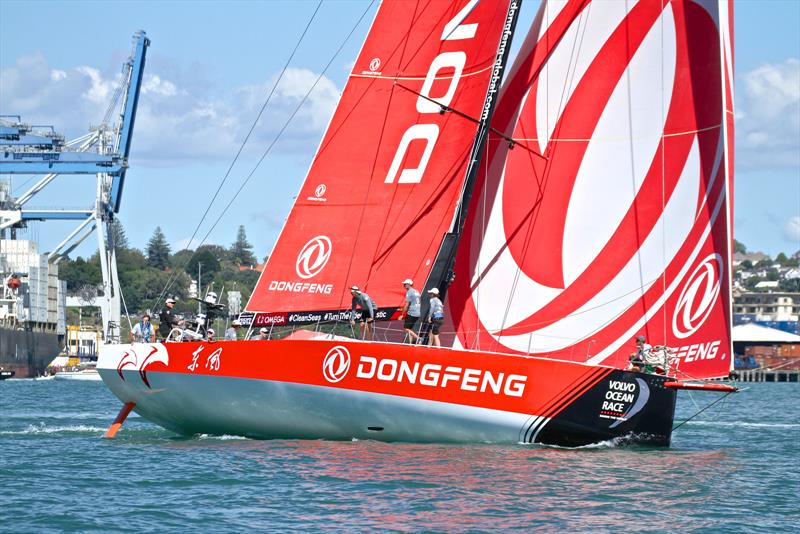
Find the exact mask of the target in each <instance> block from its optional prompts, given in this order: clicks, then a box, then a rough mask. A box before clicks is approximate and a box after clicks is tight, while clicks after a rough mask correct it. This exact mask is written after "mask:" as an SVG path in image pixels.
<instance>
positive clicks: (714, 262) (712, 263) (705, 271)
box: [672, 254, 722, 338]
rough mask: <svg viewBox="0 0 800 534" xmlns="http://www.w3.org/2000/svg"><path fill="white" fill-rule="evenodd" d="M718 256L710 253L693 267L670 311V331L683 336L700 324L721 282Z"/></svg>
mask: <svg viewBox="0 0 800 534" xmlns="http://www.w3.org/2000/svg"><path fill="white" fill-rule="evenodd" d="M721 273H722V256H720V255H719V254H710V255H709V256H707V257H706V258H705V259H704V260H703V261H702V262H701V263H700V265H698V266H697V268H695V270H694V272H693V273H692V275H691V276H690V277H689V280H688V281H687V282H686V285H684V286H683V290H682V291H681V296H680V297H679V298H678V302H677V304H676V305H675V313H674V314H673V315H672V331H673V332H674V333H675V335H676V336H677V337H679V338H686V337H689V336H690V335H692V334H694V333H695V332H697V330H698V329H699V328H700V327H701V326H703V323H705V321H706V319H707V318H708V316H709V315H710V314H711V310H712V308H713V307H714V303H715V302H716V301H717V297H718V296H719V289H720V286H721V282H722V276H721Z"/></svg>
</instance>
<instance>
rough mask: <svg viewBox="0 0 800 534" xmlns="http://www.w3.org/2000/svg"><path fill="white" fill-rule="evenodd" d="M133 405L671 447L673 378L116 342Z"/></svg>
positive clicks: (367, 429) (260, 426)
mask: <svg viewBox="0 0 800 534" xmlns="http://www.w3.org/2000/svg"><path fill="white" fill-rule="evenodd" d="M98 370H99V372H100V375H101V376H102V378H103V380H104V381H105V383H106V385H107V386H108V387H109V388H110V389H111V391H112V392H113V393H114V394H115V395H116V396H117V397H118V398H119V399H120V400H121V401H122V402H123V403H130V402H132V403H135V405H136V406H135V408H134V411H136V412H137V413H139V414H140V415H141V416H142V417H144V418H146V419H148V420H150V421H153V422H154V423H156V424H159V425H161V426H163V427H164V428H166V429H169V430H172V431H174V432H177V433H179V434H184V435H192V434H198V433H206V434H218V435H219V434H231V435H242V436H247V437H252V438H260V439H271V438H289V439H292V438H297V439H334V440H349V439H353V438H356V439H377V440H382V441H410V442H459V443H470V442H473V443H474V442H489V443H544V444H551V445H560V446H582V445H587V444H592V443H597V442H602V441H606V440H612V439H621V440H629V441H631V442H637V443H647V444H653V445H660V446H666V445H669V441H670V432H671V428H672V421H673V415H674V407H675V397H676V392H675V390H674V389H669V388H665V387H663V384H664V382H665V381H666V380H667V379H666V378H665V377H659V376H654V375H643V374H640V373H632V372H624V371H620V370H615V369H612V368H608V367H597V366H588V365H583V364H579V363H574V362H564V361H553V360H547V359H541V358H531V357H522V356H510V355H501V354H488V353H481V352H474V351H459V350H450V349H434V348H429V347H416V346H408V345H396V344H388V343H365V342H357V341H350V342H341V341H335V340H314V341H299V340H283V341H239V342H217V343H201V342H193V343H168V344H141V345H139V344H136V345H108V346H105V347H103V349H102V351H101V355H100V359H99V361H98Z"/></svg>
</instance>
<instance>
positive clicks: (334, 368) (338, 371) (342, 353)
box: [322, 345, 350, 383]
mask: <svg viewBox="0 0 800 534" xmlns="http://www.w3.org/2000/svg"><path fill="white" fill-rule="evenodd" d="M349 370H350V351H348V350H347V348H345V347H343V346H341V345H337V346H336V347H333V348H332V349H331V350H329V351H328V354H326V355H325V359H324V360H322V374H323V375H324V376H325V380H327V381H328V382H331V383H336V382H338V381H340V380H341V379H342V378H344V377H345V376H347V371H349Z"/></svg>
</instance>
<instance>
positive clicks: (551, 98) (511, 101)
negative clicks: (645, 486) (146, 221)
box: [98, 0, 735, 447]
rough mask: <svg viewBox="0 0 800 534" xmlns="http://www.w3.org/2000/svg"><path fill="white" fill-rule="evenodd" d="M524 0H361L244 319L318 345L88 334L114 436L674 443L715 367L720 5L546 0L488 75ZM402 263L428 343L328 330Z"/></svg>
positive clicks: (724, 311) (388, 296) (721, 342)
mask: <svg viewBox="0 0 800 534" xmlns="http://www.w3.org/2000/svg"><path fill="white" fill-rule="evenodd" d="M410 5H413V6H414V9H411V8H410V7H409V6H410ZM519 7H520V3H519V1H516V0H511V1H509V0H505V1H496V2H478V1H477V0H463V1H462V2H456V3H453V2H444V1H441V2H437V1H434V2H425V3H423V2H417V3H412V4H409V3H406V2H403V3H400V2H384V3H382V4H381V6H380V8H379V9H378V12H377V15H376V17H375V20H374V22H373V25H372V27H371V30H370V32H369V35H368V36H367V39H366V42H365V43H364V46H363V48H362V50H361V53H360V54H359V57H358V59H357V60H356V61H355V63H354V66H353V69H352V72H351V74H350V77H349V80H348V82H347V85H346V87H345V89H344V92H343V94H342V97H341V100H340V102H339V105H338V107H337V109H336V111H335V113H334V115H333V118H332V119H331V123H330V125H329V127H328V130H327V131H326V133H325V135H324V137H323V139H322V142H321V145H320V147H319V149H318V151H317V154H316V156H315V158H314V161H313V163H312V165H311V168H310V170H309V173H308V175H307V177H306V180H305V182H304V184H303V186H302V188H301V190H300V193H299V194H298V196H297V199H296V201H295V204H294V206H293V208H292V211H291V213H290V214H289V217H288V219H287V222H286V225H285V227H284V228H283V230H282V231H281V234H280V237H279V239H278V241H277V243H276V245H275V249H274V250H273V251H272V253H271V254H270V257H269V261H268V263H267V265H266V267H265V269H264V271H263V273H262V275H261V278H260V279H259V282H258V284H257V286H256V288H255V290H254V292H253V295H252V296H251V299H250V301H249V303H248V305H247V308H246V309H247V311H248V313H247V314H245V315H244V316H243V317H242V320H243V321H244V322H246V323H247V324H249V325H250V327H251V328H260V327H267V328H269V329H270V330H273V329H274V330H275V332H277V331H279V330H281V329H280V328H275V327H287V326H288V327H292V328H306V329H312V330H315V331H316V332H317V333H316V334H312V336H314V337H315V338H314V339H309V334H305V335H303V336H298V335H297V334H296V332H295V333H294V334H293V335H291V336H289V337H288V338H286V339H270V340H263V341H235V342H224V341H221V342H203V341H197V342H186V343H156V344H132V345H106V346H104V347H102V349H101V353H100V358H99V361H98V369H99V371H100V374H101V376H102V377H103V380H104V381H105V383H106V384H107V386H108V387H109V388H110V389H111V391H112V392H114V394H115V395H116V396H117V397H118V398H119V399H120V400H122V401H123V403H124V407H123V409H122V411H121V412H120V415H119V416H118V418H117V421H115V423H114V425H112V429H110V430H109V435H113V433H114V432H116V429H118V428H119V425H120V424H121V423H122V421H123V420H124V417H125V416H126V415H127V414H128V413H129V412H130V411H131V410H135V411H136V412H137V413H139V414H140V415H141V416H142V417H144V418H146V419H149V420H151V421H154V422H155V423H157V424H159V425H161V426H163V427H165V428H168V429H171V430H174V431H175V432H178V433H181V434H195V433H208V434H233V435H243V436H249V437H254V438H328V439H351V438H360V439H364V438H367V439H369V438H371V439H379V440H386V441H396V440H397V441H431V442H494V443H543V444H552V445H559V446H570V447H574V446H582V445H587V444H592V443H597V442H601V441H606V440H620V441H623V442H628V443H646V444H652V445H659V446H666V445H669V443H670V438H671V432H672V424H673V418H674V409H675V401H676V395H677V390H678V389H680V388H683V387H686V382H685V381H686V379H693V384H697V381H698V380H700V381H701V382H700V385H701V387H702V384H703V382H702V380H704V379H709V378H719V377H726V376H728V374H729V372H730V370H731V365H732V361H733V358H732V347H731V340H730V319H731V313H730V311H731V307H730V284H731V245H732V236H731V220H732V218H731V214H732V203H731V202H730V198H731V197H730V190H731V180H732V138H733V136H732V133H733V130H732V128H733V112H732V86H733V84H732V79H733V78H732V70H731V69H732V64H733V62H732V44H731V33H730V30H731V27H732V11H731V9H732V4H731V2H729V1H727V0H722V1H718V2H695V1H692V0H673V1H668V2H662V1H661V0H643V1H641V2H600V1H594V2H593V1H590V0H567V1H561V2H544V3H543V4H542V6H541V9H540V11H539V13H538V15H537V17H536V19H535V21H534V23H533V25H532V27H531V28H530V32H529V34H528V38H527V39H526V41H525V43H524V44H523V46H522V48H521V50H520V53H519V55H518V56H517V58H516V61H515V62H514V64H513V67H512V68H511V69H510V71H509V73H508V74H507V75H506V76H505V82H504V84H503V88H502V90H500V81H501V80H502V79H503V77H504V73H505V67H506V61H507V57H508V53H509V50H510V43H511V37H512V34H513V33H514V31H515V24H516V19H517V14H518V11H519ZM495 110H496V113H495ZM406 278H413V279H415V280H417V281H423V280H424V281H425V283H424V286H422V287H421V289H423V290H428V289H431V288H437V289H438V290H439V292H440V293H441V294H442V295H446V301H445V302H446V310H447V311H448V318H447V321H446V322H445V324H444V325H443V327H442V330H443V331H442V336H441V337H442V340H443V344H444V345H446V346H445V347H443V348H434V347H428V346H421V345H408V344H402V343H392V342H389V341H388V337H387V340H382V341H359V340H343V339H341V338H340V337H337V335H336V334H340V333H341V330H342V327H346V325H347V324H348V322H349V321H350V320H351V319H355V320H356V321H358V320H359V319H360V318H361V314H362V312H356V314H355V316H354V315H353V314H351V311H350V300H351V297H350V291H349V288H350V287H351V286H352V285H358V286H360V287H361V288H362V290H364V291H365V292H368V293H369V295H370V296H371V297H372V298H373V300H374V301H375V302H378V303H380V304H381V306H380V307H378V309H377V311H376V314H375V315H376V319H377V320H379V321H389V320H393V319H397V318H398V316H399V310H400V304H401V303H402V302H403V298H404V294H405V290H404V289H403V287H402V285H401V281H402V280H404V279H406ZM427 306H428V302H427V301H424V302H423V316H424V313H425V311H424V310H425V309H426V308H427ZM392 324H394V323H392ZM398 330H399V331H401V332H402V330H400V329H399V328H398ZM424 334H425V332H424V331H423V335H424ZM641 334H646V335H647V336H648V338H649V339H650V340H654V341H657V344H658V345H661V346H670V347H674V350H671V349H667V348H660V349H656V348H654V350H653V351H652V354H660V355H662V360H661V368H662V369H661V372H660V373H644V372H639V371H638V370H630V367H629V356H630V353H631V352H632V351H633V350H634V339H635V338H636V337H637V336H639V335H641ZM692 387H695V386H694V385H693V386H692ZM709 389H713V388H709ZM717 389H723V390H725V391H732V390H734V389H735V388H733V387H732V386H727V385H725V386H723V387H721V388H717ZM112 430H113V432H112Z"/></svg>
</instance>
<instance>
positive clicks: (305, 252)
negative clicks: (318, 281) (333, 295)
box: [295, 235, 333, 279]
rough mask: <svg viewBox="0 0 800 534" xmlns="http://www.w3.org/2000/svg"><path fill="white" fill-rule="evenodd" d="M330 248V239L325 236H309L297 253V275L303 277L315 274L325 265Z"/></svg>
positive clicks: (331, 247)
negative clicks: (309, 238) (308, 239)
mask: <svg viewBox="0 0 800 534" xmlns="http://www.w3.org/2000/svg"><path fill="white" fill-rule="evenodd" d="M332 250H333V246H332V245H331V240H330V239H328V237H327V236H324V235H318V236H317V237H313V238H311V240H310V241H309V242H308V243H306V244H305V246H304V247H303V248H302V250H301V251H300V254H298V255H297V263H296V264H295V270H296V271H297V276H299V277H300V278H303V279H307V278H313V277H314V276H317V275H318V274H319V273H320V271H322V269H324V268H325V265H327V263H328V260H329V259H330V258H331V251H332Z"/></svg>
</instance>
